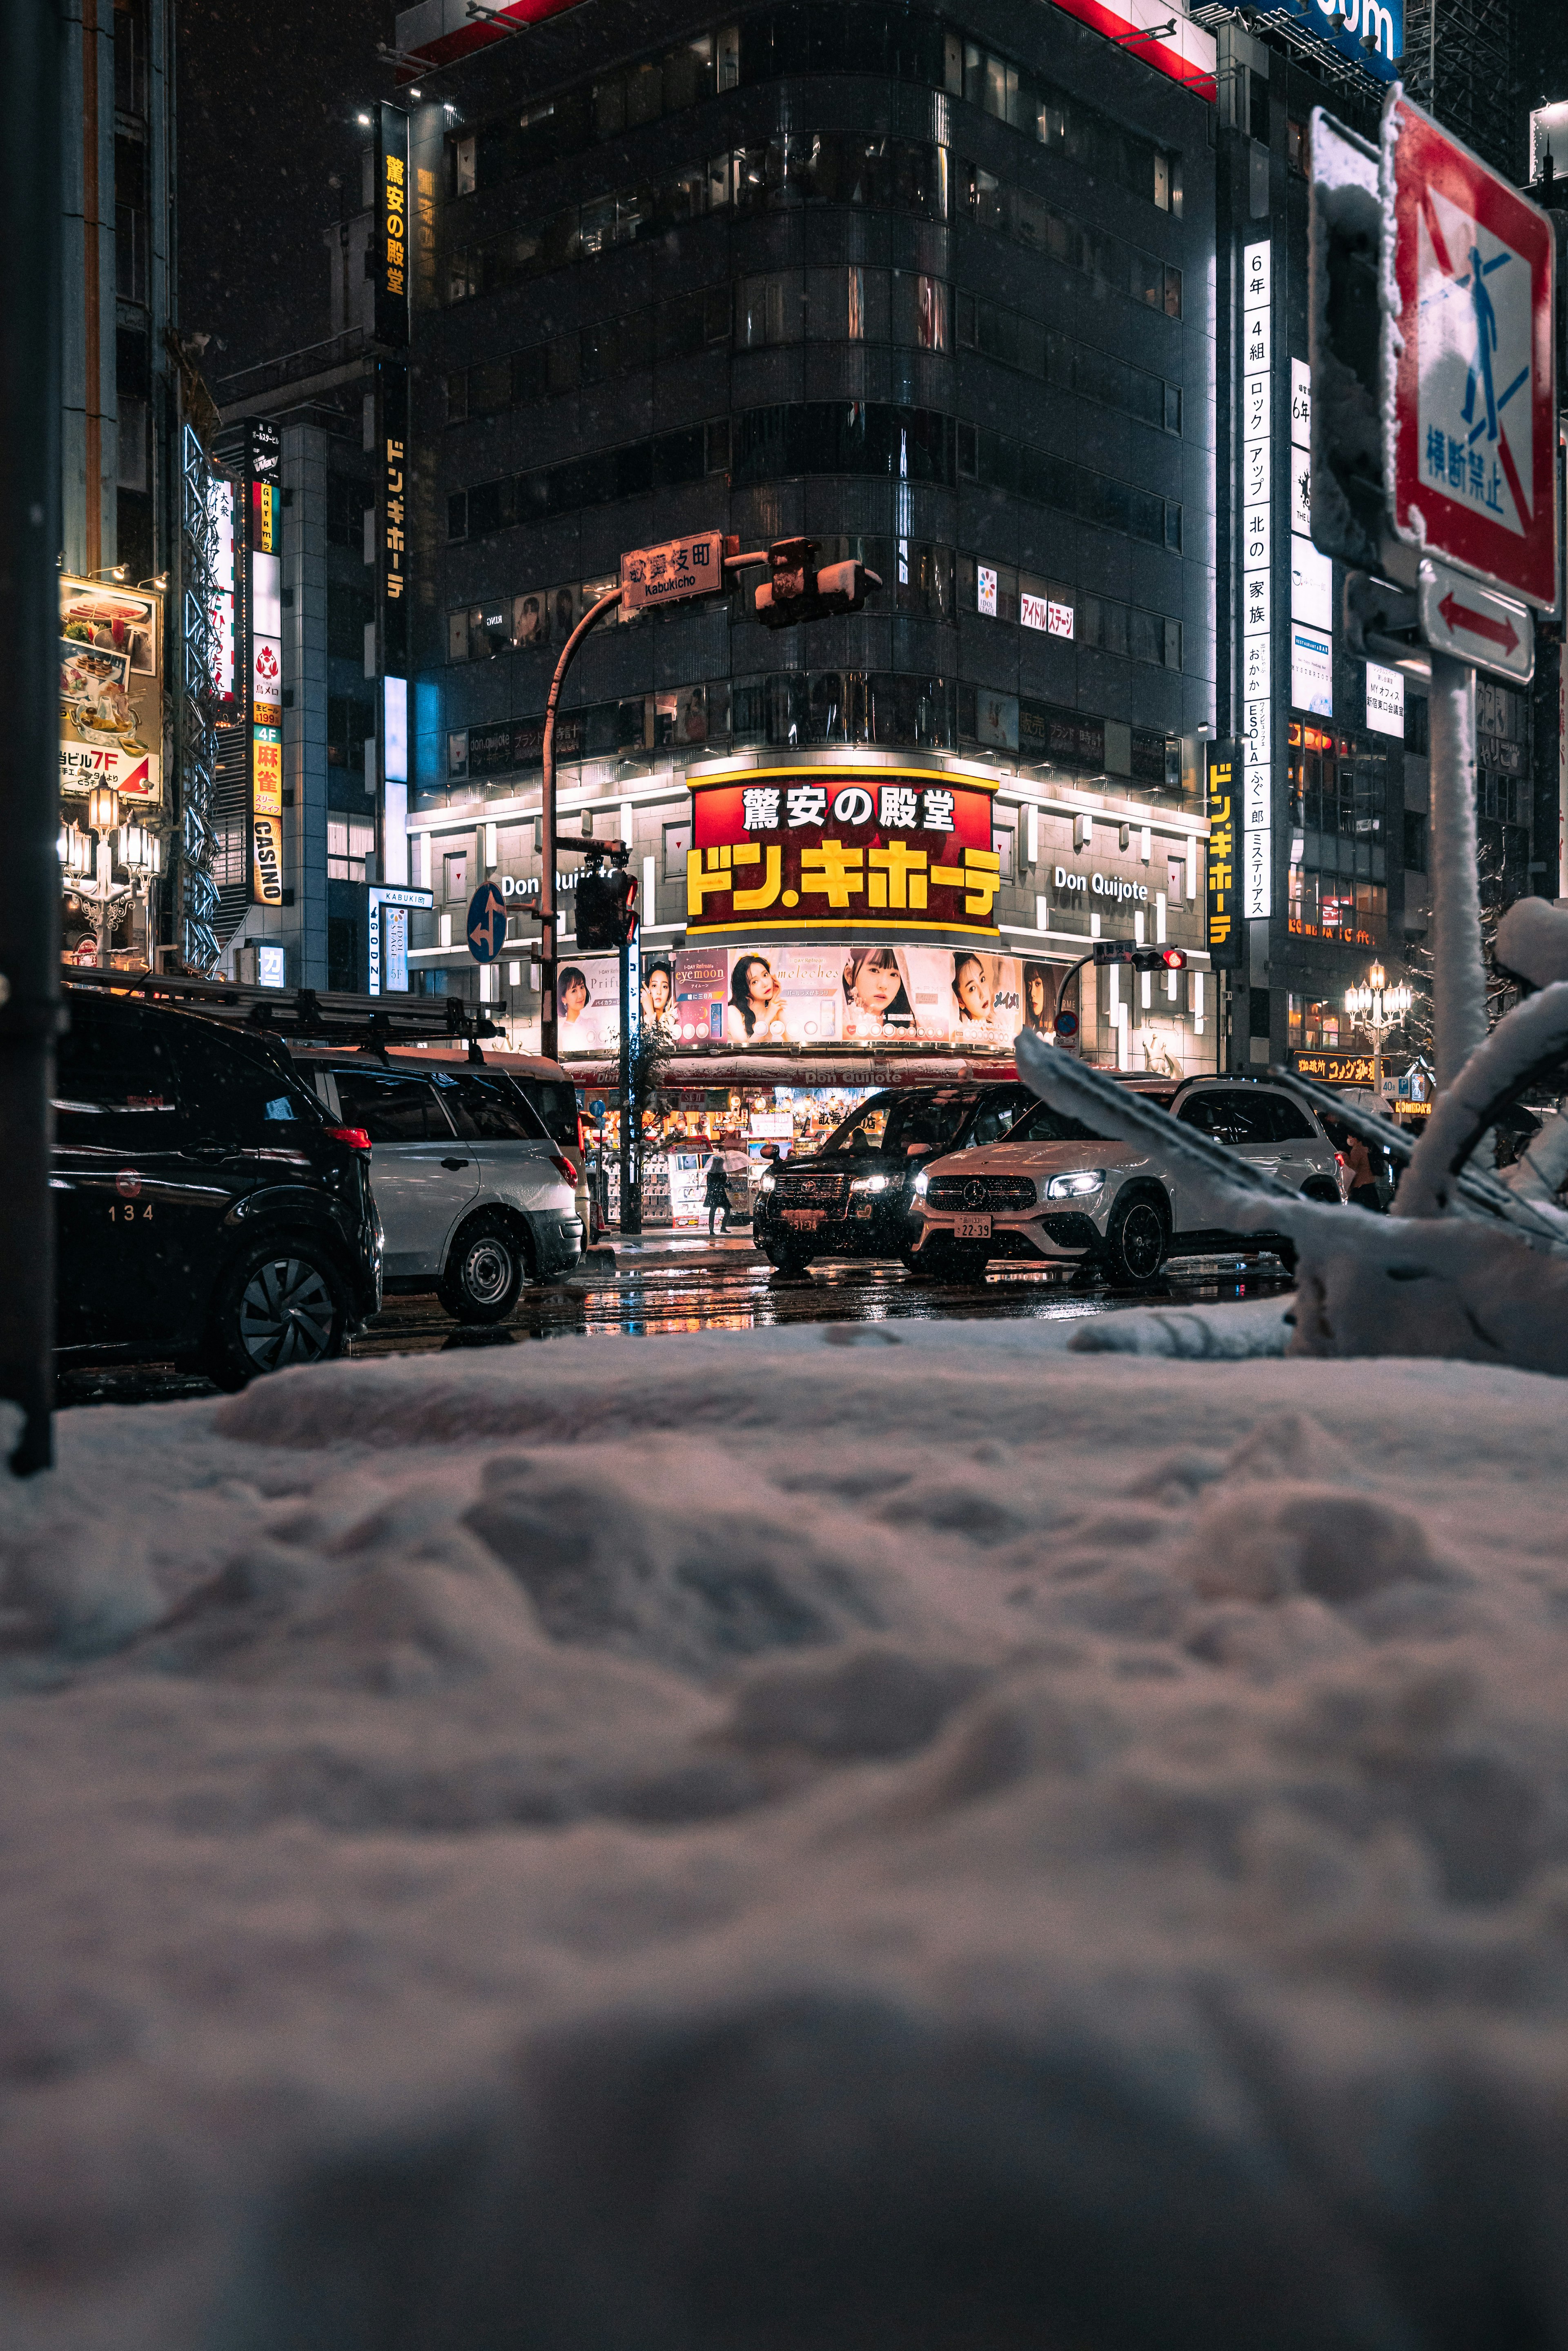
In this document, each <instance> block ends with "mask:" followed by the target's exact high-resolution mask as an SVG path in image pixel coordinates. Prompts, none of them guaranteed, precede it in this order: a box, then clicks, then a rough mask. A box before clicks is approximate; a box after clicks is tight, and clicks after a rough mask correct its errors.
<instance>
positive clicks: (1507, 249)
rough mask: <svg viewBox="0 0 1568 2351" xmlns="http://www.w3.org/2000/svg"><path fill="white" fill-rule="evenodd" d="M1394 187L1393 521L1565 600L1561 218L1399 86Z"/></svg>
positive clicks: (1483, 568) (1386, 203) (1493, 576)
mask: <svg viewBox="0 0 1568 2351" xmlns="http://www.w3.org/2000/svg"><path fill="white" fill-rule="evenodd" d="M1381 187H1382V195H1383V208H1384V220H1385V231H1384V235H1385V263H1386V260H1387V258H1388V256H1387V253H1386V242H1387V237H1388V234H1389V225H1390V222H1389V216H1390V212H1392V232H1393V244H1394V250H1393V255H1392V260H1393V267H1394V281H1395V284H1396V290H1397V298H1398V304H1399V309H1398V315H1397V318H1396V319H1395V320H1393V321H1391V322H1389V323H1390V324H1391V325H1393V326H1394V327H1395V328H1396V336H1393V337H1391V336H1389V335H1388V334H1387V333H1386V332H1385V343H1384V350H1385V370H1384V372H1385V386H1384V400H1385V434H1386V435H1387V439H1388V443H1389V451H1390V454H1389V456H1388V458H1387V460H1386V461H1385V476H1386V479H1387V482H1388V486H1389V496H1390V506H1391V514H1390V520H1391V522H1392V525H1393V528H1394V529H1395V531H1396V534H1397V535H1398V537H1399V538H1402V539H1405V540H1406V541H1407V542H1408V543H1409V544H1411V545H1413V546H1416V547H1418V548H1419V549H1421V550H1422V552H1423V553H1425V554H1427V555H1434V556H1438V557H1440V558H1442V559H1443V560H1444V561H1446V562H1448V563H1452V564H1456V565H1458V567H1459V569H1462V570H1466V571H1469V572H1471V573H1473V574H1474V575H1475V576H1476V577H1477V578H1479V579H1481V580H1490V582H1491V583H1492V584H1493V585H1494V586H1496V587H1499V588H1502V589H1505V590H1510V591H1511V593H1512V594H1514V595H1516V596H1521V597H1523V598H1524V599H1525V600H1526V601H1528V602H1531V603H1533V604H1539V605H1542V606H1543V607H1546V608H1548V609H1550V608H1551V607H1552V606H1553V605H1554V604H1555V601H1556V596H1557V517H1556V496H1555V486H1556V464H1555V451H1556V437H1555V436H1556V425H1555V387H1554V383H1553V365H1552V359H1553V354H1552V226H1551V223H1550V222H1549V221H1548V220H1547V218H1546V216H1545V214H1543V213H1542V212H1540V211H1538V210H1537V208H1536V207H1535V206H1534V205H1533V204H1528V203H1526V201H1525V200H1524V198H1523V197H1522V196H1521V195H1519V194H1518V193H1516V191H1515V190H1514V189H1513V188H1511V186H1510V185H1509V183H1508V182H1507V181H1506V180H1504V179H1502V178H1500V175H1499V174H1498V173H1497V172H1493V171H1491V170H1490V169H1489V168H1488V166H1487V165H1486V164H1484V163H1482V162H1480V161H1479V158H1478V157H1476V156H1474V155H1472V154H1471V153H1470V152H1469V149H1468V148H1465V147H1462V146H1461V145H1460V144H1459V142H1458V141H1457V140H1456V139H1453V138H1452V137H1450V136H1449V134H1448V132H1447V131H1442V130H1440V129H1439V128H1438V126H1437V123H1435V122H1434V121H1433V120H1431V119H1430V117H1429V116H1427V115H1426V114H1423V113H1422V111H1421V110H1420V109H1419V108H1418V107H1416V106H1413V105H1411V103H1410V101H1409V100H1408V99H1406V98H1405V97H1403V96H1402V95H1400V94H1398V93H1397V92H1396V93H1395V94H1394V95H1393V96H1392V97H1391V99H1390V100H1389V103H1388V105H1387V107H1386V108H1385V113H1384V120H1383V137H1382V173H1381ZM1385 283H1386V279H1385Z"/></svg>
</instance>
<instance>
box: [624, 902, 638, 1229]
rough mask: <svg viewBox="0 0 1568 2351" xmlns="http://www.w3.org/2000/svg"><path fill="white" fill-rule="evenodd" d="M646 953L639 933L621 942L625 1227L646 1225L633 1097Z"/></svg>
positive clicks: (635, 1106) (635, 1108) (636, 1112)
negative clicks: (643, 954) (641, 944)
mask: <svg viewBox="0 0 1568 2351" xmlns="http://www.w3.org/2000/svg"><path fill="white" fill-rule="evenodd" d="M642 1008H643V956H642V950H641V946H640V945H639V942H638V938H637V935H636V933H635V932H633V933H632V936H631V937H630V938H629V939H622V942H621V1229H622V1232H623V1233H640V1232H641V1231H642V1229H643V1116H642V1111H641V1108H640V1106H639V1105H638V1104H637V1103H636V1102H633V1101H632V1081H633V1074H634V1064H635V1061H636V1058H637V1049H638V1046H639V1045H640V1043H641V1041H642V1026H643V1024H642Z"/></svg>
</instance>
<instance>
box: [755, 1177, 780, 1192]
mask: <svg viewBox="0 0 1568 2351" xmlns="http://www.w3.org/2000/svg"><path fill="white" fill-rule="evenodd" d="M778 1181H779V1178H778V1176H777V1175H765V1176H764V1177H763V1178H762V1181H761V1183H760V1184H758V1187H757V1188H758V1191H759V1192H771V1191H772V1189H773V1186H775V1184H777V1183H778Z"/></svg>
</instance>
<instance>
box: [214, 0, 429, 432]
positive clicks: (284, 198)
mask: <svg viewBox="0 0 1568 2351" xmlns="http://www.w3.org/2000/svg"><path fill="white" fill-rule="evenodd" d="M396 5H397V0H272V5H269V6H267V7H266V8H260V7H256V6H254V5H248V0H182V5H181V6H180V8H179V11H178V16H177V22H178V26H179V56H178V77H179V78H178V86H177V89H178V96H177V103H178V107H179V150H180V190H179V202H180V225H179V234H180V325H181V329H182V330H183V332H184V333H185V334H187V335H190V334H197V333H206V334H208V335H210V336H211V337H212V338H213V341H212V343H210V344H209V345H208V347H207V350H206V352H205V354H204V360H203V367H204V372H205V374H206V377H207V381H208V382H209V383H210V384H216V382H217V381H219V380H220V379H221V378H222V377H224V376H225V375H229V374H232V373H233V372H234V371H235V370H237V369H239V368H243V367H246V366H249V365H250V364H252V363H253V362H254V361H255V360H263V359H269V358H272V357H275V356H277V354H279V353H281V352H284V351H290V350H298V349H299V348H300V346H301V345H303V344H306V343H310V342H315V341H317V340H319V338H320V337H322V336H324V335H326V334H327V333H328V332H329V329H330V326H331V319H330V314H329V308H328V300H329V296H328V276H327V256H326V252H325V249H324V248H323V246H322V243H321V232H322V230H323V229H324V228H326V227H328V226H329V225H330V224H331V223H332V222H334V221H335V220H336V219H337V218H338V216H339V200H340V197H339V190H338V189H337V188H335V187H333V186H332V185H331V184H330V182H331V180H332V178H333V176H334V175H336V176H337V178H338V179H339V180H340V183H342V191H343V193H344V195H345V196H346V198H347V201H348V204H349V209H350V211H352V210H356V209H357V208H358V204H359V160H358V159H359V151H360V148H361V145H362V143H363V141H364V138H365V133H364V132H363V131H361V130H359V129H357V128H356V126H355V123H354V120H353V118H354V112H355V110H356V108H357V107H358V106H361V105H363V104H364V103H365V101H366V100H367V99H378V98H390V97H391V96H392V78H391V75H390V74H389V73H388V71H387V70H386V68H384V67H383V66H382V62H381V60H380V59H379V58H378V57H377V56H376V47H375V45H376V42H377V41H378V40H387V41H390V40H391V39H392V29H393V17H394V16H395V14H396ZM219 396H220V398H221V394H220V395H219Z"/></svg>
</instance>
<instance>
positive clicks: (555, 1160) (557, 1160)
mask: <svg viewBox="0 0 1568 2351" xmlns="http://www.w3.org/2000/svg"><path fill="white" fill-rule="evenodd" d="M551 1165H553V1166H554V1167H555V1169H556V1170H557V1172H558V1174H559V1175H563V1176H564V1177H565V1179H566V1181H567V1182H568V1183H569V1184H570V1186H571V1188H572V1190H573V1191H574V1192H575V1191H576V1189H577V1170H576V1168H575V1167H574V1166H573V1165H572V1164H571V1162H570V1159H563V1158H562V1156H561V1155H560V1153H559V1151H558V1152H556V1153H554V1154H553V1155H552V1159H551Z"/></svg>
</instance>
